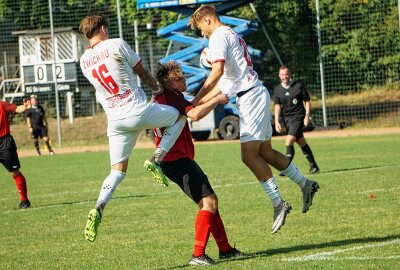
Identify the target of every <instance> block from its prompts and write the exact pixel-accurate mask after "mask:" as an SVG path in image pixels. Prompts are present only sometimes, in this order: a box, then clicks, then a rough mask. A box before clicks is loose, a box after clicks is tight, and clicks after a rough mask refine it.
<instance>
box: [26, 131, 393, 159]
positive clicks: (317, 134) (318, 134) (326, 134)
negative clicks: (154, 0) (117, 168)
mask: <svg viewBox="0 0 400 270" xmlns="http://www.w3.org/2000/svg"><path fill="white" fill-rule="evenodd" d="M382 134H400V127H392V128H373V129H329V130H314V131H312V132H307V133H305V136H306V138H332V137H351V136H363V135H382ZM272 139H273V140H283V139H285V136H277V137H273V138H272ZM216 142H218V143H229V142H232V141H221V140H218V141H217V140H208V141H204V142H195V144H209V143H216ZM153 147H154V144H153V143H152V142H151V141H144V140H141V141H139V142H137V144H136V148H153ZM100 151H108V145H95V146H80V147H54V152H55V153H56V154H68V153H79V152H100ZM42 154H43V155H45V154H46V153H42ZM18 155H19V156H20V157H25V156H35V155H36V151H35V150H19V151H18Z"/></svg>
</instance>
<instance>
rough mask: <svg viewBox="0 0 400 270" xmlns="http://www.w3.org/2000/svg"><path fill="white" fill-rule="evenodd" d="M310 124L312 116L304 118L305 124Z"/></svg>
mask: <svg viewBox="0 0 400 270" xmlns="http://www.w3.org/2000/svg"><path fill="white" fill-rule="evenodd" d="M309 124H310V118H308V117H307V116H306V117H305V118H304V126H305V127H308V125H309Z"/></svg>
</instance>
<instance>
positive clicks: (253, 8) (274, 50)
mask: <svg viewBox="0 0 400 270" xmlns="http://www.w3.org/2000/svg"><path fill="white" fill-rule="evenodd" d="M250 8H251V10H253V12H254V14H255V15H256V18H257V20H258V21H259V22H260V24H261V29H262V30H263V32H264V35H265V37H266V38H267V40H268V43H269V45H270V46H271V48H272V51H273V52H274V54H275V56H276V58H277V59H278V61H279V64H280V65H281V66H283V62H282V60H281V57H280V56H279V53H278V51H277V50H276V49H275V46H274V43H273V42H272V39H271V38H270V36H269V34H268V32H267V29H265V27H264V24H263V22H262V20H261V18H260V16H258V13H257V10H256V8H255V7H254V5H253V3H250Z"/></svg>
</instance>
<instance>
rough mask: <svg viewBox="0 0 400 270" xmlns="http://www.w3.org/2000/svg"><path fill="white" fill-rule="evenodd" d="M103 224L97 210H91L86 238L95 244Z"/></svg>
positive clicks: (86, 228)
mask: <svg viewBox="0 0 400 270" xmlns="http://www.w3.org/2000/svg"><path fill="white" fill-rule="evenodd" d="M100 222H101V215H100V212H99V210H97V209H96V208H94V209H92V210H90V212H89V215H88V220H87V222H86V227H85V238H86V240H88V241H90V242H94V240H96V237H97V231H98V228H99V224H100Z"/></svg>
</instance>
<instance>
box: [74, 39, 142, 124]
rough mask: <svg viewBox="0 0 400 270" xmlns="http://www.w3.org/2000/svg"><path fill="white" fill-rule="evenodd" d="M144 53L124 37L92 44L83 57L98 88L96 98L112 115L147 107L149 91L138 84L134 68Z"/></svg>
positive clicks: (85, 69)
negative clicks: (138, 53) (132, 46)
mask: <svg viewBox="0 0 400 270" xmlns="http://www.w3.org/2000/svg"><path fill="white" fill-rule="evenodd" d="M140 61H141V60H140V57H139V56H138V55H137V54H136V53H135V52H134V51H133V50H132V48H131V47H130V46H129V45H128V44H127V43H126V42H125V41H124V40H123V39H120V38H115V39H107V40H104V41H101V42H99V43H97V44H95V45H93V46H91V47H88V48H87V49H86V51H85V53H84V54H83V55H82V57H81V59H80V66H81V69H82V72H83V74H84V75H85V77H86V78H87V79H88V80H89V81H90V83H91V84H92V85H93V86H94V87H95V89H96V98H97V100H98V102H99V103H100V104H101V105H102V106H103V108H104V111H105V112H106V114H107V117H108V119H112V120H117V119H122V118H126V117H127V116H130V115H137V114H139V113H141V112H142V111H143V110H144V109H145V108H146V106H147V105H146V102H147V99H146V95H145V93H144V92H143V90H142V89H141V88H140V87H139V86H137V85H136V79H135V75H134V73H133V71H132V68H133V67H134V66H136V65H137V64H138V63H140Z"/></svg>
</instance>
